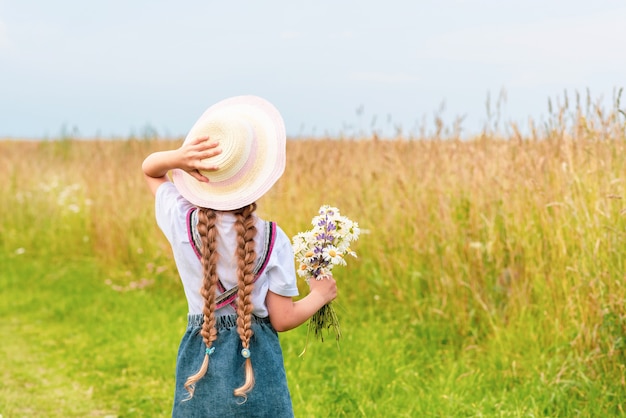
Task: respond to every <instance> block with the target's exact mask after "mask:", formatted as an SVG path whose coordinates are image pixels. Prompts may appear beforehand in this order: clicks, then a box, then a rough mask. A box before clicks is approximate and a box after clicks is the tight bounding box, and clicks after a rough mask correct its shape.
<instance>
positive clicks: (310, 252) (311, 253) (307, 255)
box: [304, 251, 313, 257]
mask: <svg viewBox="0 0 626 418" xmlns="http://www.w3.org/2000/svg"><path fill="white" fill-rule="evenodd" d="M304 256H305V257H313V251H309V252H307V253H306V254H305V255H304Z"/></svg>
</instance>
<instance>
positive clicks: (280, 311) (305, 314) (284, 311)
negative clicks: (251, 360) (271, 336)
mask: <svg viewBox="0 0 626 418" xmlns="http://www.w3.org/2000/svg"><path fill="white" fill-rule="evenodd" d="M327 299H328V298H325V297H324V296H323V295H322V294H320V293H319V292H315V291H313V292H311V293H309V294H308V295H307V296H305V297H304V298H302V299H300V300H298V301H296V302H294V301H293V300H292V299H291V298H287V297H283V296H279V295H276V294H274V293H272V292H269V293H268V297H267V299H266V302H267V305H268V308H269V310H270V322H271V323H272V326H273V327H274V329H275V330H276V331H278V332H283V331H289V330H290V329H294V328H296V327H298V326H300V325H302V324H303V323H304V322H306V321H307V320H308V319H309V318H310V317H311V316H313V314H314V313H315V312H317V311H318V310H319V309H320V308H321V307H322V306H324V305H325V304H326V303H328V300H327Z"/></svg>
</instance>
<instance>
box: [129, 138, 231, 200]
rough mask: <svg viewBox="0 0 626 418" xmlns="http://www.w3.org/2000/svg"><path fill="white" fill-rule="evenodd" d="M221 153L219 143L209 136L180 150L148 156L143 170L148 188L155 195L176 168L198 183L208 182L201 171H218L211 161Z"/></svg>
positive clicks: (183, 146)
mask: <svg viewBox="0 0 626 418" xmlns="http://www.w3.org/2000/svg"><path fill="white" fill-rule="evenodd" d="M221 152H222V150H221V149H220V148H219V143H218V142H211V141H210V140H209V137H208V136H201V137H198V138H195V139H194V140H192V141H190V142H188V143H186V144H183V145H182V146H181V147H180V148H178V149H174V150H168V151H158V152H154V153H152V154H150V155H148V157H146V159H145V160H144V161H143V164H142V165H141V168H142V170H143V174H144V177H145V179H146V182H147V184H148V187H149V188H150V190H151V191H152V194H155V193H156V190H157V189H158V188H159V186H160V185H161V183H164V182H166V181H169V179H168V177H167V173H168V172H169V171H170V170H172V169H174V168H179V169H181V170H185V171H186V172H187V173H189V174H190V175H191V176H193V177H194V178H195V179H196V180H198V181H202V182H208V181H209V179H208V178H207V177H206V176H204V175H203V174H202V173H201V171H213V170H217V169H218V168H219V167H217V166H216V165H215V164H213V163H212V162H211V161H209V159H210V158H211V157H214V156H216V155H218V154H219V153H221Z"/></svg>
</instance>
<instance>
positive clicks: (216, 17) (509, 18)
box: [0, 0, 626, 138]
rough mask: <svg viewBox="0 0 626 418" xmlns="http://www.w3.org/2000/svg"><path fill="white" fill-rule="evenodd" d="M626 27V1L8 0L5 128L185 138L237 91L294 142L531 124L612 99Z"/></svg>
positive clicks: (2, 11)
mask: <svg viewBox="0 0 626 418" xmlns="http://www.w3.org/2000/svg"><path fill="white" fill-rule="evenodd" d="M624 22H626V2H624V1H623V0H614V1H602V0H597V1H589V0H569V1H564V0H541V1H539V0H524V1H504V0H482V1H481V0H465V1H463V0H437V1H435V0H424V1H418V0H404V1H400V0H385V1H373V0H359V1H352V0H345V1H341V0H339V1H336V0H335V1H329V0H316V1H298V0H295V1H294V0H291V1H287V0H231V1H224V0H221V1H214V0H202V1H199V0H179V1H176V2H174V1H171V0H169V1H161V0H151V1H148V0H91V1H84V0H81V1H77V0H55V1H50V0H0V138H2V137H13V138H54V137H59V136H63V135H68V134H69V135H75V136H81V137H94V136H97V137H127V136H130V135H135V136H143V135H152V134H158V135H159V136H165V137H174V136H184V135H185V134H186V132H187V131H188V130H189V129H190V128H191V126H192V125H193V123H194V122H195V120H196V119H197V118H198V117H199V116H200V115H201V114H202V112H203V111H204V110H205V109H206V108H207V107H209V106H210V105H211V104H213V103H216V102H218V101H220V100H222V99H225V98H228V97H231V96H236V95H240V94H254V95H258V96H262V97H264V98H266V99H267V100H269V101H270V102H272V103H273V104H274V105H275V106H276V107H277V108H278V109H279V110H280V112H281V114H282V116H283V119H284V120H285V124H286V127H287V133H288V135H289V136H291V137H302V136H304V137H307V136H334V137H336V136H344V137H351V136H360V135H361V134H366V135H370V134H372V133H377V134H379V135H383V136H384V135H393V134H394V133H397V132H398V131H401V132H402V133H403V134H404V135H418V134H419V133H420V132H426V133H428V132H431V131H433V130H434V129H435V122H434V121H435V118H436V117H438V118H440V119H441V120H442V121H443V122H444V124H445V125H446V126H452V125H453V124H454V122H455V121H456V120H460V121H461V123H460V126H461V130H462V133H464V134H466V135H471V134H473V133H478V132H480V130H481V129H483V128H484V126H485V125H486V124H492V123H493V120H494V116H493V114H494V113H495V111H494V109H496V108H497V109H498V111H499V114H500V116H498V117H497V118H495V119H497V120H499V121H501V122H502V124H503V125H505V124H506V123H509V122H515V123H518V124H520V125H522V126H523V125H524V124H526V123H527V121H528V119H529V118H533V119H534V120H541V118H544V117H545V116H546V115H547V114H548V105H547V103H548V99H551V100H553V101H558V100H559V98H561V99H563V98H564V97H565V96H568V97H570V99H571V98H572V97H573V96H574V95H575V94H577V93H578V94H580V95H583V96H586V95H587V92H589V95H590V96H591V98H592V99H593V100H594V101H598V102H603V103H604V102H606V103H608V106H610V105H611V103H612V102H613V101H614V96H615V92H616V91H617V90H618V89H619V88H621V87H624V86H625V85H626V53H625V47H624V40H625V39H626V24H625V23H624ZM623 101H624V102H625V103H626V98H625V99H624V100H623ZM498 102H499V105H496V104H497V103H498ZM487 103H490V107H491V114H492V116H489V112H488V111H487Z"/></svg>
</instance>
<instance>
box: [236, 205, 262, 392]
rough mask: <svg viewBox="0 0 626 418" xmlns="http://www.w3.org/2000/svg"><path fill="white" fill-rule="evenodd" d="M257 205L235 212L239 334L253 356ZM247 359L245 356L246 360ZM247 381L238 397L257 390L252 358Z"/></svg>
mask: <svg viewBox="0 0 626 418" xmlns="http://www.w3.org/2000/svg"><path fill="white" fill-rule="evenodd" d="M255 210H256V203H252V204H250V205H248V206H246V207H244V208H242V209H241V210H240V211H238V212H236V217H237V220H236V222H235V229H236V231H237V250H236V255H237V288H238V290H237V333H238V334H239V338H240V339H241V345H242V346H243V348H244V350H242V354H243V353H244V352H246V353H247V354H248V355H249V354H250V351H249V348H250V338H251V337H252V334H253V331H252V300H251V299H252V298H251V295H252V288H253V287H254V263H255V261H256V249H255V243H254V238H255V236H256V232H257V231H256V226H255V223H256V222H255V218H254V216H253V215H254V211H255ZM244 357H246V356H244ZM245 374H246V377H245V381H244V384H243V385H242V386H241V387H238V388H237V389H235V391H234V394H235V396H243V397H244V398H245V397H246V394H247V393H248V392H250V390H251V389H252V388H253V387H254V372H253V370H252V362H251V361H250V357H249V356H247V357H246V361H245Z"/></svg>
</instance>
